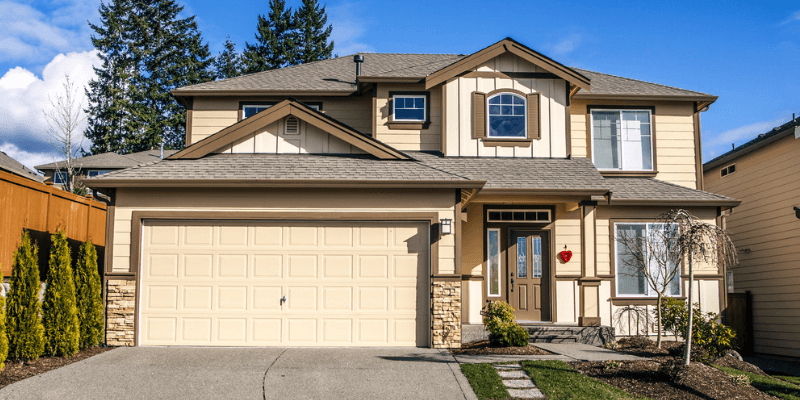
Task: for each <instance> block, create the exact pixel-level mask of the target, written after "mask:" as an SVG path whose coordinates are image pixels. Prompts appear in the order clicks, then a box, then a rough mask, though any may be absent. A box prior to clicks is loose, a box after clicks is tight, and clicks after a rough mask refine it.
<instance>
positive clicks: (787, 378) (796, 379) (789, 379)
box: [775, 375, 800, 386]
mask: <svg viewBox="0 0 800 400" xmlns="http://www.w3.org/2000/svg"><path fill="white" fill-rule="evenodd" d="M775 377H776V378H778V379H782V380H784V381H786V382H791V383H794V384H795V385H798V386H800V376H789V375H775Z"/></svg>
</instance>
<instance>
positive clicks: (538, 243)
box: [531, 236, 542, 278]
mask: <svg viewBox="0 0 800 400" xmlns="http://www.w3.org/2000/svg"><path fill="white" fill-rule="evenodd" d="M531 242H532V243H531V247H533V251H532V253H533V254H532V255H533V257H532V258H533V260H532V264H533V277H534V278H541V277H542V238H540V237H536V236H534V237H532V238H531Z"/></svg>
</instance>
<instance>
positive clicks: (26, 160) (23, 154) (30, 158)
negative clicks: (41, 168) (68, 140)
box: [0, 143, 61, 172]
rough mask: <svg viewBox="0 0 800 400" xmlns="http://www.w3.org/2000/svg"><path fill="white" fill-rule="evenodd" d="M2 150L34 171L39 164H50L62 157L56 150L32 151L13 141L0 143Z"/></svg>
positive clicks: (0, 149)
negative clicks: (18, 145)
mask: <svg viewBox="0 0 800 400" xmlns="http://www.w3.org/2000/svg"><path fill="white" fill-rule="evenodd" d="M0 151H2V152H3V153H6V154H7V155H8V156H9V157H11V158H13V159H15V160H17V161H19V162H21V163H22V164H23V165H25V166H26V167H28V168H30V169H32V170H34V171H36V169H34V167H35V166H37V165H42V164H49V163H51V162H53V161H58V160H60V159H61V157H59V155H58V153H56V152H54V151H53V152H49V153H32V152H29V151H25V150H22V149H20V148H19V147H17V146H15V145H14V144H12V143H2V144H0ZM37 172H38V171H37Z"/></svg>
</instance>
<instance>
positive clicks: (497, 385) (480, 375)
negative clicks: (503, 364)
mask: <svg viewBox="0 0 800 400" xmlns="http://www.w3.org/2000/svg"><path fill="white" fill-rule="evenodd" d="M461 371H462V372H464V375H465V376H466V377H467V380H469V384H470V385H472V390H473V391H475V394H476V395H477V396H478V398H479V399H481V400H501V399H507V398H508V397H509V395H508V391H507V390H506V387H505V386H504V385H503V380H502V379H501V378H500V375H498V374H497V371H495V369H494V367H493V366H492V364H461Z"/></svg>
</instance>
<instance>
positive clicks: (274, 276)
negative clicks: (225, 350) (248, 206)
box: [138, 221, 430, 346]
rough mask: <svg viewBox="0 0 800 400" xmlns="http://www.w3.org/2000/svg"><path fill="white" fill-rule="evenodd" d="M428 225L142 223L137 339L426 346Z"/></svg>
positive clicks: (200, 343) (168, 342)
mask: <svg viewBox="0 0 800 400" xmlns="http://www.w3.org/2000/svg"><path fill="white" fill-rule="evenodd" d="M427 226H428V225H427V223H419V222H414V223H407V222H379V223H372V222H249V221H248V222H236V221H215V222H183V221H182V222H176V221H172V222H167V221H145V222H144V226H143V229H142V236H143V237H142V246H141V248H142V250H141V271H140V280H141V281H140V290H139V293H140V299H139V335H138V337H139V344H140V345H143V346H147V345H194V346H427V345H428V334H429V326H428V325H429V322H428V321H429V317H428V314H429V307H430V306H429V300H428V299H429V295H428V292H429V284H428V276H429V273H428V262H429V248H430V247H429V239H428V229H427Z"/></svg>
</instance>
